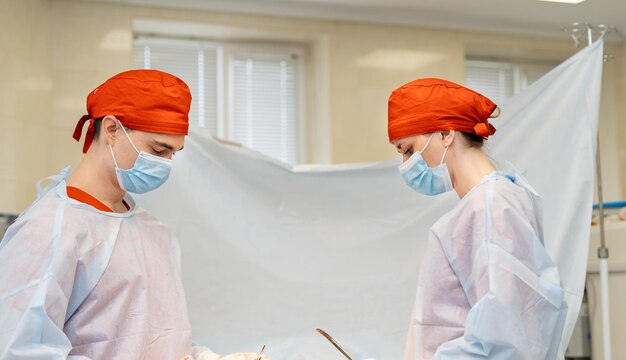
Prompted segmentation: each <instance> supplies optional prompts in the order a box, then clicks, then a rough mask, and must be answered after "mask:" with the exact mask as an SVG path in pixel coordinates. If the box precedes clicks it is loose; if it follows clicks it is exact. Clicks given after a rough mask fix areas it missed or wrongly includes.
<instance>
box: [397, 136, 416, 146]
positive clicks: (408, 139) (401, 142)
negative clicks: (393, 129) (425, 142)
mask: <svg viewBox="0 0 626 360" xmlns="http://www.w3.org/2000/svg"><path fill="white" fill-rule="evenodd" d="M415 138H416V136H409V137H405V138H402V139H397V140H394V141H392V142H391V144H392V145H393V146H395V147H397V148H401V147H402V146H405V145H407V144H411V143H413V141H415Z"/></svg>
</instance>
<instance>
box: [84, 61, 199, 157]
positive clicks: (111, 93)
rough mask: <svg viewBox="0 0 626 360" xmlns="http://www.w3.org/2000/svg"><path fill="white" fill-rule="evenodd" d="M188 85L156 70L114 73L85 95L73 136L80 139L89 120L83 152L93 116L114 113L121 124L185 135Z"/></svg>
mask: <svg viewBox="0 0 626 360" xmlns="http://www.w3.org/2000/svg"><path fill="white" fill-rule="evenodd" d="M190 105H191V93H190V92H189V87H188V86H187V84H185V83H184V82H183V81H182V80H181V79H179V78H177V77H176V76H174V75H170V74H168V73H165V72H162V71H158V70H130V71H125V72H123V73H120V74H117V75H115V76H113V77H112V78H110V79H109V80H107V81H105V82H104V84H102V85H100V86H98V87H97V88H95V90H93V91H92V92H90V93H89V95H88V96H87V115H84V116H83V117H81V118H80V120H79V121H78V124H76V128H75V129H74V139H76V141H80V136H81V133H82V130H83V125H84V124H85V123H86V122H87V121H89V127H88V128H87V133H86V134H85V144H84V145H83V153H85V152H87V150H88V149H89V146H90V145H91V142H92V141H93V137H94V119H99V118H102V117H105V116H107V115H113V116H115V117H116V118H117V119H118V120H119V121H120V122H121V123H122V124H123V125H124V126H126V127H128V128H130V129H133V130H140V131H148V132H156V133H162V134H176V135H187V130H188V128H189V118H188V114H189V107H190Z"/></svg>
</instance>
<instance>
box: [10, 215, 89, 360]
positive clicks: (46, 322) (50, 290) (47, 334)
mask: <svg viewBox="0 0 626 360" xmlns="http://www.w3.org/2000/svg"><path fill="white" fill-rule="evenodd" d="M61 211H62V210H61ZM51 216H52V215H51ZM25 217H26V218H28V214H26V215H25ZM57 219H58V218H57ZM57 222H59V223H60V222H61V221H57ZM52 223H53V221H52V219H51V218H47V219H34V220H30V221H29V219H21V221H20V220H18V222H17V223H16V224H14V225H13V226H12V227H11V228H9V230H8V231H7V234H6V236H5V238H4V240H3V241H2V245H1V246H0V349H1V350H0V358H11V359H27V358H28V359H43V358H45V359H67V358H68V354H69V352H70V351H71V349H72V344H71V342H70V341H69V339H68V338H67V336H66V335H65V333H64V332H63V325H64V323H65V321H66V315H67V308H68V304H69V299H70V297H71V293H72V287H73V282H74V274H75V269H76V264H77V259H76V257H75V255H74V249H73V247H71V246H67V245H66V244H64V242H63V241H62V236H61V229H60V228H61V225H60V224H58V225H56V226H55V225H53V224H52ZM70 359H79V358H78V357H70ZM82 359H84V357H83V358H82Z"/></svg>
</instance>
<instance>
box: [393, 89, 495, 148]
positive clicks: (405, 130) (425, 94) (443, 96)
mask: <svg viewBox="0 0 626 360" xmlns="http://www.w3.org/2000/svg"><path fill="white" fill-rule="evenodd" d="M496 107H497V106H496V104H494V103H493V102H492V101H491V100H489V99H487V98H486V97H485V96H483V95H481V94H479V93H477V92H475V91H472V90H470V89H468V88H466V87H464V86H461V85H458V84H455V83H453V82H450V81H446V80H442V79H418V80H414V81H411V82H410V83H408V84H405V85H402V86H401V87H399V88H397V89H396V90H394V91H393V92H392V93H391V96H389V105H388V121H389V122H388V131H389V142H392V141H394V140H397V139H402V138H405V137H409V136H414V135H420V134H428V133H432V132H435V131H442V130H458V131H462V132H466V133H470V134H476V135H478V136H481V137H483V138H484V139H486V138H487V137H489V136H491V135H493V134H494V133H495V132H496V128H495V127H493V125H491V124H490V123H489V121H488V119H489V117H490V115H491V114H492V113H493V111H494V110H495V109H496Z"/></svg>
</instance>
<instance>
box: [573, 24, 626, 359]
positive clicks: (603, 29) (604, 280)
mask: <svg viewBox="0 0 626 360" xmlns="http://www.w3.org/2000/svg"><path fill="white" fill-rule="evenodd" d="M562 30H563V31H566V32H569V33H570V34H571V35H572V38H573V39H574V43H575V45H576V47H577V48H578V47H579V45H580V38H581V37H582V36H583V35H584V34H585V33H586V35H587V45H588V46H589V45H591V44H592V43H593V35H594V34H599V36H598V39H602V38H603V37H604V35H605V34H606V33H607V32H613V31H615V28H613V27H611V26H606V25H595V26H594V25H590V24H586V23H573V24H571V25H569V26H564V27H562ZM606 60H607V58H606V56H605V58H604V61H605V62H606ZM599 127H600V124H599V123H598V128H599ZM596 182H597V186H598V212H599V223H600V247H599V248H598V261H599V263H600V301H601V307H602V348H603V353H604V360H611V322H610V318H609V267H608V259H609V248H608V247H606V239H605V231H604V199H603V191H602V163H601V156H600V131H599V130H598V134H597V139H596Z"/></svg>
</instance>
